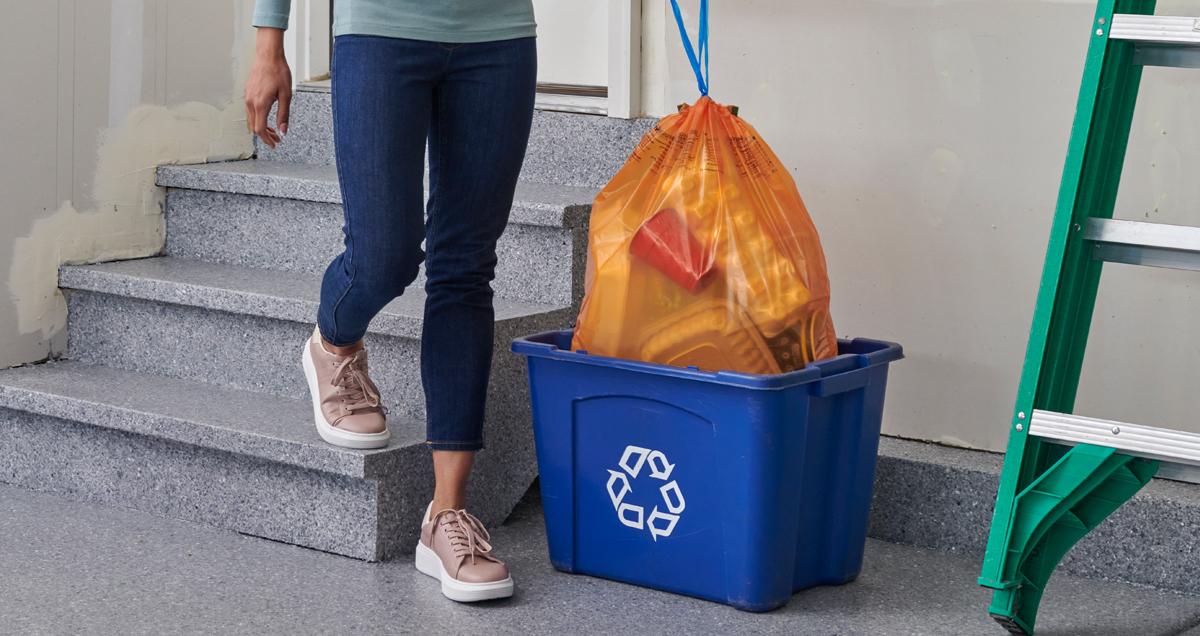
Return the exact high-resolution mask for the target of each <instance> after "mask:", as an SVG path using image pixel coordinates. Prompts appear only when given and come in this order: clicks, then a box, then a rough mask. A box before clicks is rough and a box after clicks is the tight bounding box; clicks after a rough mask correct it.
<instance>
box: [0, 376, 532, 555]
mask: <svg viewBox="0 0 1200 636" xmlns="http://www.w3.org/2000/svg"><path fill="white" fill-rule="evenodd" d="M391 427H392V434H393V439H392V442H391V445H390V446H388V447H387V448H384V449H378V450H371V451H356V450H349V449H342V448H337V447H334V446H330V445H328V444H325V443H324V442H323V441H321V439H320V437H318V435H317V433H316V430H315V429H314V427H313V425H312V410H311V406H310V405H309V403H308V402H306V401H301V400H295V399H288V398H281V397H275V396H269V395H262V394H259V393H251V392H247V391H237V390H231V389H226V388H221V387H216V386H212V385H208V384H204V383H198V382H188V381H183V380H177V379H171V378H166V377H162V376H157V375H153V374H144V373H136V372H130V371H125V370H121V369H114V368H107V367H101V366H94V365H89V364H83V363H80V362H73V361H67V362H50V363H46V364H40V365H33V366H27V367H19V368H15V369H7V370H4V371H0V428H2V430H3V435H4V444H0V480H3V481H5V482H8V483H13V484H17V485H20V486H25V487H29V488H34V489H38V490H46V491H50V492H55V493H59V494H66V495H68V496H71V497H75V498H82V499H87V500H92V501H100V502H103V503H106V504H111V505H120V506H128V507H132V508H137V509H139V510H145V511H148V512H154V513H157V514H162V515H166V516H171V517H179V518H184V519H190V520H193V521H199V522H202V523H206V524H209V525H212V526H217V527H220V528H228V529H231V530H236V531H238V532H244V533H247V534H253V535H256V536H262V537H267V538H271V539H276V540H279V541H286V542H288V543H294V544H298V545H303V546H307V547H311V548H317V549H320V550H326V551H329V552H336V553H338V554H345V555H349V556H353V557H357V558H360V559H368V560H377V559H381V558H384V557H386V556H389V555H393V554H400V553H402V552H404V551H405V549H411V546H408V545H407V543H409V542H410V541H411V537H412V536H413V535H412V532H413V531H414V529H415V528H416V521H417V519H418V518H419V516H420V508H421V506H422V505H423V502H422V501H421V497H420V495H421V494H424V493H428V492H429V490H428V488H427V486H428V484H426V483H424V482H425V481H427V480H426V479H425V478H424V476H425V475H427V473H428V471H427V468H426V466H425V464H426V463H427V462H428V453H427V452H426V451H425V449H424V447H423V443H422V442H423V440H424V430H423V429H424V427H423V426H422V425H419V424H418V423H416V422H413V421H411V420H405V419H402V418H392V422H391ZM510 503H511V502H510ZM501 508H503V506H500V507H493V508H492V509H491V510H490V511H489V512H490V514H492V516H493V517H494V518H502V515H504V514H506V513H507V510H503V509H501Z"/></svg>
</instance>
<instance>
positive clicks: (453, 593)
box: [417, 503, 513, 603]
mask: <svg viewBox="0 0 1200 636" xmlns="http://www.w3.org/2000/svg"><path fill="white" fill-rule="evenodd" d="M432 506H433V504H432V503H431V504H430V507H432ZM429 513H430V509H429V508H427V509H426V510H425V520H424V523H422V524H421V541H420V543H418V544H417V569H418V570H420V571H421V572H422V573H424V574H428V575H429V576H432V577H433V578H435V579H437V580H439V581H441V582H442V594H444V595H445V596H446V598H448V599H450V600H452V601H459V602H460V603H471V602H474V601H486V600H490V599H496V598H508V597H510V596H512V594H513V580H512V577H511V576H509V574H508V566H506V565H504V562H503V561H501V560H500V559H497V558H496V557H495V556H493V555H492V546H491V544H490V543H488V540H489V539H491V536H490V535H489V534H488V531H487V529H486V528H484V527H483V522H481V521H480V520H479V519H476V518H475V516H474V515H471V514H470V513H468V512H467V511H466V510H449V509H447V510H443V511H441V512H439V513H437V514H435V515H432V516H430V514H429Z"/></svg>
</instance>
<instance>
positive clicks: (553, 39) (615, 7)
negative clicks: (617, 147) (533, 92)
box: [533, 0, 642, 117]
mask: <svg viewBox="0 0 1200 636" xmlns="http://www.w3.org/2000/svg"><path fill="white" fill-rule="evenodd" d="M641 4H642V3H641V0H533V10H534V16H535V17H536V19H537V24H538V107H539V108H544V109H553V110H568V111H576V112H588V113H597V114H607V115H610V116H615V117H631V116H636V115H637V114H638V112H637V111H638V110H640V103H637V102H638V100H637V91H636V88H637V85H638V83H639V82H640V77H639V73H640V69H639V65H638V60H639V56H638V51H639V49H640V47H641Z"/></svg>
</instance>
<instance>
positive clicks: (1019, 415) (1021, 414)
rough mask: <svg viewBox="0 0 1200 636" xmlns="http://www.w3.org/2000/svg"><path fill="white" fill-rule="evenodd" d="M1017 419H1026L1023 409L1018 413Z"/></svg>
mask: <svg viewBox="0 0 1200 636" xmlns="http://www.w3.org/2000/svg"><path fill="white" fill-rule="evenodd" d="M1017 419H1018V420H1023V419H1025V411H1021V412H1020V413H1017Z"/></svg>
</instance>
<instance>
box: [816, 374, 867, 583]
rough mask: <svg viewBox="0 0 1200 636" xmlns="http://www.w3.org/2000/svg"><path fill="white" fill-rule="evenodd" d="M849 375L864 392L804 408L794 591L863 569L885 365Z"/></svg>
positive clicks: (818, 399)
mask: <svg viewBox="0 0 1200 636" xmlns="http://www.w3.org/2000/svg"><path fill="white" fill-rule="evenodd" d="M850 373H854V374H862V375H865V376H867V377H866V378H865V381H864V382H863V384H865V386H863V387H862V388H858V389H852V390H848V391H844V392H841V393H835V394H832V395H828V396H826V397H814V398H813V399H812V402H811V404H810V407H809V408H810V411H809V413H810V415H809V430H808V446H807V448H808V451H807V454H806V457H805V463H806V468H805V474H804V482H803V487H802V494H801V496H800V506H801V516H802V518H801V523H800V533H799V535H798V540H797V544H798V546H797V555H796V570H795V576H796V578H795V586H794V589H796V590H801V589H804V588H808V587H812V586H815V585H836V584H841V583H846V582H849V581H852V580H854V579H855V578H856V577H857V576H858V573H859V571H860V570H861V569H862V558H863V550H864V548H865V547H866V539H867V535H866V531H867V521H868V520H867V517H868V514H869V513H870V508H871V492H872V488H873V486H874V482H875V465H876V458H877V455H878V450H879V432H880V426H881V423H882V414H883V394H884V389H885V386H886V383H887V366H886V365H880V366H876V367H870V368H865V369H859V370H856V371H852V372H850Z"/></svg>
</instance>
